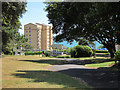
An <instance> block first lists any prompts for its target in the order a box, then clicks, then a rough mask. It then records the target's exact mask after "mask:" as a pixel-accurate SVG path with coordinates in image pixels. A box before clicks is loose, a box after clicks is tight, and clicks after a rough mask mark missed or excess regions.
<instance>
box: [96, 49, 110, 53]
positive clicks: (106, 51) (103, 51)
mask: <svg viewBox="0 0 120 90" xmlns="http://www.w3.org/2000/svg"><path fill="white" fill-rule="evenodd" d="M96 53H109V51H108V50H96Z"/></svg>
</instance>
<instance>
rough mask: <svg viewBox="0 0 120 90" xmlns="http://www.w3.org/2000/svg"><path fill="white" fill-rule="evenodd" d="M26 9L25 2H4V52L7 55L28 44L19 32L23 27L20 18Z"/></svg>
mask: <svg viewBox="0 0 120 90" xmlns="http://www.w3.org/2000/svg"><path fill="white" fill-rule="evenodd" d="M25 7H26V3H25V2H2V39H3V40H2V51H3V53H5V54H9V53H10V54H11V53H13V52H15V51H16V50H15V49H16V48H19V47H23V46H24V45H23V44H24V43H25V42H27V40H26V39H25V37H24V36H23V35H20V33H19V32H18V30H19V29H20V26H21V24H20V21H19V18H20V17H22V14H23V13H25V11H26V9H25Z"/></svg>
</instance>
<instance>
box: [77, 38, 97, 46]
mask: <svg viewBox="0 0 120 90" xmlns="http://www.w3.org/2000/svg"><path fill="white" fill-rule="evenodd" d="M78 44H79V45H85V46H90V47H95V43H94V41H89V40H86V39H83V38H82V39H80V40H79V42H78Z"/></svg>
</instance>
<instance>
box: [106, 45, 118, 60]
mask: <svg viewBox="0 0 120 90" xmlns="http://www.w3.org/2000/svg"><path fill="white" fill-rule="evenodd" d="M106 48H107V49H108V51H109V52H110V57H111V58H114V53H115V51H116V50H115V45H107V46H106Z"/></svg>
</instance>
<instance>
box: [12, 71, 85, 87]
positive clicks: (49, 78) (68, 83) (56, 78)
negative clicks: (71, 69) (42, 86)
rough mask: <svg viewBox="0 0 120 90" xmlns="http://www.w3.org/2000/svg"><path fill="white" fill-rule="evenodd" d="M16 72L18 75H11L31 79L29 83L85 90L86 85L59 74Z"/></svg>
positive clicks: (50, 72) (49, 72)
mask: <svg viewBox="0 0 120 90" xmlns="http://www.w3.org/2000/svg"><path fill="white" fill-rule="evenodd" d="M17 72H19V73H15V74H12V75H14V76H16V77H19V78H28V79H32V80H30V81H29V82H31V83H32V82H36V83H39V82H47V83H50V84H57V85H64V86H63V87H65V88H67V87H74V88H87V86H86V85H84V84H82V83H80V82H79V81H77V80H74V79H73V78H71V77H70V76H68V75H65V74H62V73H60V72H53V71H44V70H18V71H17ZM20 72H25V73H24V74H23V73H20Z"/></svg>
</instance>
